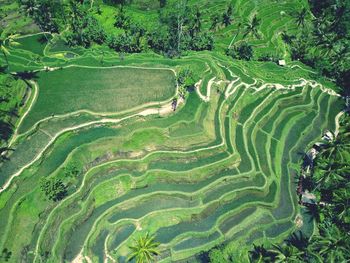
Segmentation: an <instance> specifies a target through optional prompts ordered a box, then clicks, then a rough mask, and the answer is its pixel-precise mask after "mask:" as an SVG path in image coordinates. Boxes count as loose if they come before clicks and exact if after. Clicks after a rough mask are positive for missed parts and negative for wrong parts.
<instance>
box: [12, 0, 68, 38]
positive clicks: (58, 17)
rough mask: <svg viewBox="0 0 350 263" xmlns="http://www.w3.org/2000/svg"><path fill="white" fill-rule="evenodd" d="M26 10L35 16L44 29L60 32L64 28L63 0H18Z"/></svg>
mask: <svg viewBox="0 0 350 263" xmlns="http://www.w3.org/2000/svg"><path fill="white" fill-rule="evenodd" d="M18 1H19V4H20V5H22V7H23V9H24V11H25V12H26V13H27V14H28V15H30V16H32V17H33V19H34V21H35V22H36V23H37V24H38V25H39V27H40V29H41V30H42V31H49V32H59V31H60V30H61V29H62V28H64V20H65V19H66V15H67V14H66V13H65V12H64V11H65V7H64V5H63V3H62V2H61V1H51V0H18Z"/></svg>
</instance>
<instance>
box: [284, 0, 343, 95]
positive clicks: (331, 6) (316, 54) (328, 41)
mask: <svg viewBox="0 0 350 263" xmlns="http://www.w3.org/2000/svg"><path fill="white" fill-rule="evenodd" d="M309 3H310V9H311V11H312V12H313V16H314V19H312V20H311V18H310V16H308V11H307V9H306V8H303V9H302V10H301V11H299V12H296V14H295V19H296V23H297V25H298V26H299V27H300V28H301V29H300V30H299V32H298V33H297V34H296V35H290V36H288V35H287V34H284V35H283V36H282V37H283V40H284V42H285V43H287V44H289V47H290V50H291V56H292V59H294V60H300V61H302V62H303V63H305V64H307V65H309V66H311V67H314V68H315V69H316V70H317V71H318V72H320V73H321V74H322V75H325V76H327V77H330V78H332V79H335V80H336V82H337V84H338V85H339V86H340V87H342V88H343V90H342V93H343V95H344V96H349V95H350V88H349V87H350V85H349V72H350V62H349V61H350V52H349V44H348V43H349V40H350V34H349V30H350V23H349V21H350V12H349V9H350V3H349V1H333V0H331V1H322V4H320V3H319V1H311V0H310V1H309Z"/></svg>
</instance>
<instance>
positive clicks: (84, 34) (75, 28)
mask: <svg viewBox="0 0 350 263" xmlns="http://www.w3.org/2000/svg"><path fill="white" fill-rule="evenodd" d="M70 11H71V12H70V14H71V15H70V17H71V18H70V19H69V25H70V27H71V30H70V31H68V33H67V34H66V39H67V42H68V44H69V45H70V46H83V47H89V46H91V45H92V43H97V44H102V43H104V41H105V40H106V34H105V32H104V30H103V28H102V27H101V25H100V24H99V23H98V21H97V20H96V18H94V17H93V16H92V15H90V14H89V13H88V12H87V11H86V10H85V9H84V7H83V6H81V5H80V4H78V3H75V2H71V4H70Z"/></svg>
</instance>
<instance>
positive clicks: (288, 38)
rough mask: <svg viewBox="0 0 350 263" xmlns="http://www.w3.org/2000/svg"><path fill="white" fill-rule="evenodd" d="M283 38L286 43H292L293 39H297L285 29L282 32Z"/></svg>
mask: <svg viewBox="0 0 350 263" xmlns="http://www.w3.org/2000/svg"><path fill="white" fill-rule="evenodd" d="M281 36H282V40H283V42H284V43H286V44H288V45H290V44H292V42H293V39H295V36H293V35H288V34H287V32H286V31H283V32H282V34H281Z"/></svg>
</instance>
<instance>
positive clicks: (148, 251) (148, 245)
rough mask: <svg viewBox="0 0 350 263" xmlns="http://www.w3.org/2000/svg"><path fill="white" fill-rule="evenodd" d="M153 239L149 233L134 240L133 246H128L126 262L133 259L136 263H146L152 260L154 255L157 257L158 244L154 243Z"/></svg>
mask: <svg viewBox="0 0 350 263" xmlns="http://www.w3.org/2000/svg"><path fill="white" fill-rule="evenodd" d="M154 239H155V237H154V236H150V235H149V233H147V234H146V236H139V237H138V239H135V240H134V245H133V246H130V247H129V248H130V249H131V254H130V255H129V257H128V259H127V260H128V261H131V260H133V259H135V260H136V263H148V262H152V261H153V260H154V256H155V255H159V251H158V249H157V247H158V246H159V243H158V242H155V241H154Z"/></svg>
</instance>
